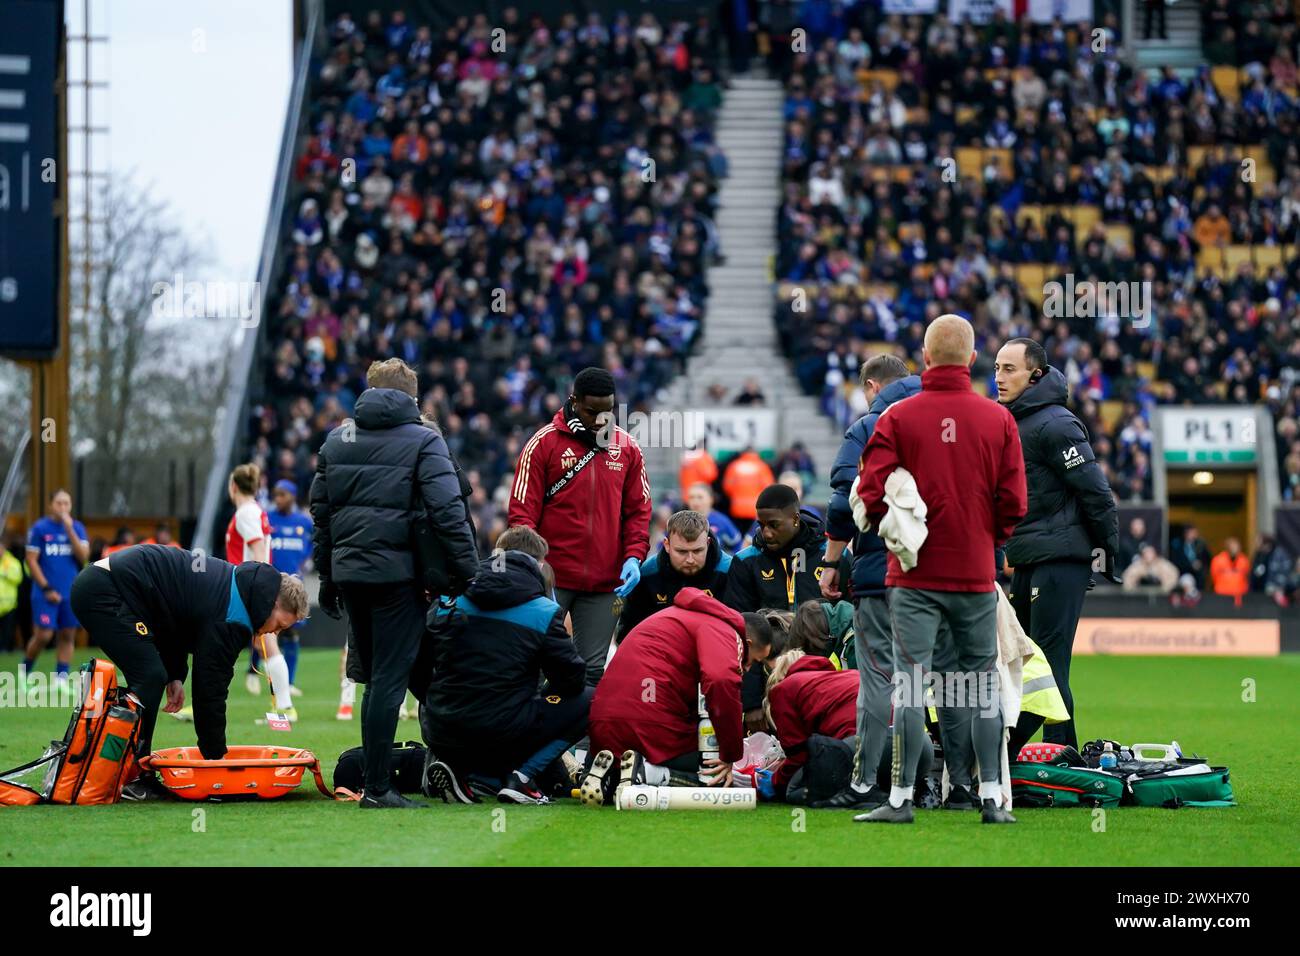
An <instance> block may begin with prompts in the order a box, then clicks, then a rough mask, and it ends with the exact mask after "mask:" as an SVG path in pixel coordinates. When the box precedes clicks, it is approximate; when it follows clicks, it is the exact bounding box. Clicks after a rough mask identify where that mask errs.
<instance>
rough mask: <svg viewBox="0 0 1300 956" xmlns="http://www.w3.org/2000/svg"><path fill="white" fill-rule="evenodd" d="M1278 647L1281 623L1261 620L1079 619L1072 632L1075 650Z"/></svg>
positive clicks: (1202, 651)
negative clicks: (1075, 628) (1075, 629)
mask: <svg viewBox="0 0 1300 956" xmlns="http://www.w3.org/2000/svg"><path fill="white" fill-rule="evenodd" d="M1281 647H1282V629H1281V625H1280V624H1279V623H1278V622H1277V621H1267V620H1238V619H1231V618H1178V619H1175V620H1170V619H1168V618H1156V617H1085V618H1080V619H1079V629H1078V630H1077V631H1075V632H1074V653H1075V654H1168V655H1189V656H1206V657H1275V656H1277V655H1278V654H1279V653H1280V652H1281Z"/></svg>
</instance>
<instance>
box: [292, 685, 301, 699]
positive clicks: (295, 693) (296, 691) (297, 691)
mask: <svg viewBox="0 0 1300 956" xmlns="http://www.w3.org/2000/svg"><path fill="white" fill-rule="evenodd" d="M289 696H290V697H301V696H302V690H301V689H300V688H297V687H294V686H293V685H292V684H290V685H289Z"/></svg>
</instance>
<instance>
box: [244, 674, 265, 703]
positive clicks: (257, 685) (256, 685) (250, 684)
mask: <svg viewBox="0 0 1300 956" xmlns="http://www.w3.org/2000/svg"><path fill="white" fill-rule="evenodd" d="M244 689H245V690H247V691H248V692H249V693H250V694H252V695H253V696H254V697H256V696H257V695H258V694H260V693H262V678H261V677H259V676H258V675H257V674H254V673H253V672H252V671H249V672H248V673H247V674H245V675H244Z"/></svg>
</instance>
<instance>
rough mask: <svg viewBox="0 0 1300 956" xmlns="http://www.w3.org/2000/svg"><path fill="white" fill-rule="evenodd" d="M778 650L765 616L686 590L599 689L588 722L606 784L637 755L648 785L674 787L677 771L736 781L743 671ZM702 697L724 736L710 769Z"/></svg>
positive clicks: (638, 633) (623, 653)
mask: <svg viewBox="0 0 1300 956" xmlns="http://www.w3.org/2000/svg"><path fill="white" fill-rule="evenodd" d="M771 644H772V631H771V626H770V625H769V624H768V623H767V621H766V620H764V619H763V617H762V616H761V615H759V614H742V613H741V612H739V611H735V610H733V609H731V608H729V607H727V606H726V605H725V604H723V603H722V602H721V601H719V600H717V599H716V598H713V597H710V596H709V595H707V594H705V593H704V592H703V591H701V590H700V589H699V588H682V589H681V590H680V591H678V592H677V596H676V598H675V599H674V600H673V606H672V607H669V608H665V609H664V610H662V611H659V612H657V613H655V614H652V615H651V616H650V617H648V618H646V619H645V620H644V621H642V622H641V623H640V624H638V625H637V626H636V627H634V628H633V629H632V630H631V632H629V633H628V635H627V637H625V638H623V643H621V644H620V645H619V646H618V651H617V652H616V653H615V654H614V657H613V659H612V660H611V661H610V662H609V666H608V667H607V668H606V669H605V674H604V676H603V677H602V678H601V681H600V683H599V684H598V685H597V686H596V696H595V697H594V698H593V700H592V702H591V717H590V721H589V723H588V732H589V734H590V736H591V752H592V754H594V755H595V756H594V759H593V764H592V766H593V773H595V774H598V775H599V776H600V778H601V780H604V779H605V774H608V773H610V772H612V761H613V759H614V758H615V757H619V756H620V755H623V754H625V753H628V752H631V753H632V754H634V755H637V756H639V757H642V758H644V760H645V761H648V765H647V766H646V767H645V771H644V773H645V777H646V782H648V783H667V782H668V773H669V771H677V772H678V773H681V774H689V775H691V776H694V775H696V774H698V773H699V772H700V770H701V768H703V770H704V771H705V772H706V773H707V774H708V776H709V777H710V778H711V779H712V780H713V781H714V783H715V784H716V785H726V784H728V783H729V782H730V779H731V767H732V764H734V763H735V762H736V761H738V760H740V758H741V757H742V756H743V753H744V740H745V730H744V724H743V716H742V712H741V703H740V682H741V670H742V668H743V667H747V666H748V665H749V664H750V663H752V662H753V661H756V660H764V659H766V657H767V655H768V653H769V652H770V651H771ZM698 694H703V695H704V703H705V707H706V708H707V709H708V712H709V717H710V718H711V719H712V721H713V728H714V732H715V733H716V734H717V738H718V757H717V759H715V760H710V761H708V762H707V763H702V762H701V758H700V747H699V723H700V716H699V697H698ZM624 762H626V761H624ZM638 774H640V770H638ZM591 777H592V774H590V773H589V774H588V780H589V781H590V779H591ZM584 783H586V782H584ZM594 786H595V784H594V783H592V784H591V788H594ZM591 788H589V787H587V786H584V790H588V789H591ZM611 791H612V787H611V786H610V785H609V783H608V782H606V783H604V784H603V785H602V786H601V788H600V795H599V796H598V795H597V793H596V792H595V790H594V789H592V792H591V793H589V794H587V795H584V802H595V803H600V802H603V796H604V795H607V794H608V793H609V792H611Z"/></svg>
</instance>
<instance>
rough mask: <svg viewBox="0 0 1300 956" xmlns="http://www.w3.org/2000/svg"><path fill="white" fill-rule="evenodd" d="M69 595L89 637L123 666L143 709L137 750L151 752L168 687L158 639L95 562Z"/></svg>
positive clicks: (130, 687)
mask: <svg viewBox="0 0 1300 956" xmlns="http://www.w3.org/2000/svg"><path fill="white" fill-rule="evenodd" d="M69 599H70V600H71V601H72V613H73V614H75V615H77V620H78V621H80V622H81V626H82V627H84V628H85V629H86V630H87V632H89V634H90V642H91V643H92V644H98V645H99V648H100V650H102V651H103V652H104V656H105V657H107V658H108V659H109V660H110V661H112V662H113V663H114V664H116V665H117V666H118V667H119V668H121V670H122V676H124V677H125V678H126V686H127V688H128V689H129V690H130V691H131V693H133V694H135V696H136V697H138V698H140V704H141V707H142V708H143V712H142V713H141V715H140V746H139V748H138V751H137V752H138V753H140V754H142V755H143V754H147V753H149V752H150V751H151V750H152V749H153V729H154V725H155V724H156V723H157V722H158V705H159V704H160V703H161V702H162V696H163V692H164V691H165V690H166V689H167V667H166V666H165V665H164V664H163V659H162V656H161V655H160V654H159V653H158V648H157V646H156V645H155V644H154V635H153V632H152V631H150V629H149V628H148V627H147V626H145V624H144V622H143V621H141V620H140V618H139V617H137V616H136V614H135V612H134V611H132V610H131V609H130V608H128V607H127V606H126V605H125V604H124V603H123V602H122V595H121V594H119V593H118V591H117V585H115V584H114V583H113V573H112V572H111V571H106V570H105V569H103V568H100V567H96V566H95V565H93V564H92V565H90V566H89V567H87V568H85V569H84V570H83V571H82V572H81V573H80V574H78V575H77V579H76V580H75V581H73V582H72V593H71V595H70V596H69ZM137 625H139V627H137ZM141 627H142V628H143V629H144V631H145V633H144V634H141V633H140V628H141Z"/></svg>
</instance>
